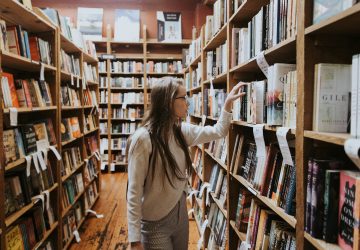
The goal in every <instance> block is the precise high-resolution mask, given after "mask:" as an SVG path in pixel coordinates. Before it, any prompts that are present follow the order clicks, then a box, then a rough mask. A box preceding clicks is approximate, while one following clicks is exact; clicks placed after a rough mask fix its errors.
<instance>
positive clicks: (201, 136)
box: [181, 110, 232, 146]
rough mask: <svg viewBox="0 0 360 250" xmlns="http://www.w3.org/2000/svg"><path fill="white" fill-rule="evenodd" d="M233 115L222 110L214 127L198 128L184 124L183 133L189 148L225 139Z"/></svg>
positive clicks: (182, 126)
mask: <svg viewBox="0 0 360 250" xmlns="http://www.w3.org/2000/svg"><path fill="white" fill-rule="evenodd" d="M231 117H232V114H231V113H229V112H227V111H225V110H222V112H221V115H220V118H219V120H218V121H217V123H216V124H215V125H214V126H204V127H203V126H198V125H194V124H191V123H182V125H181V131H182V133H183V135H184V137H185V140H186V142H187V144H188V146H194V145H198V144H202V143H207V142H210V141H213V140H217V139H220V138H222V137H225V136H226V135H227V133H228V131H229V127H230V123H231Z"/></svg>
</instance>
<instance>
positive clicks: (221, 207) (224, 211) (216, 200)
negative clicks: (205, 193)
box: [210, 192, 227, 219]
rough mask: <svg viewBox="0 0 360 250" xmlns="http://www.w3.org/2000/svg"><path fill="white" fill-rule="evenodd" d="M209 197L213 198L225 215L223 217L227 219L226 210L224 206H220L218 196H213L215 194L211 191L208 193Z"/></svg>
mask: <svg viewBox="0 0 360 250" xmlns="http://www.w3.org/2000/svg"><path fill="white" fill-rule="evenodd" d="M210 195H211V197H212V198H213V200H214V201H215V203H216V205H217V206H218V208H219V209H220V210H221V212H222V213H223V215H224V216H225V218H226V219H227V211H226V210H225V209H224V207H223V206H222V204H220V200H219V199H218V198H216V197H215V194H214V193H213V192H211V193H210Z"/></svg>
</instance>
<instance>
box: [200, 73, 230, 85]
mask: <svg viewBox="0 0 360 250" xmlns="http://www.w3.org/2000/svg"><path fill="white" fill-rule="evenodd" d="M226 80H227V72H224V73H221V74H220V75H217V76H215V77H214V79H213V80H212V82H213V84H217V83H226ZM203 84H210V79H208V80H205V81H203Z"/></svg>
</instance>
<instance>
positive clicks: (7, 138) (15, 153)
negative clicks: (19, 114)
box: [3, 119, 56, 164]
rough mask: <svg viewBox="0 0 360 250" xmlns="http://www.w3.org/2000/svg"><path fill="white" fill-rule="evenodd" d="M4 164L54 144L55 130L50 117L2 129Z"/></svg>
mask: <svg viewBox="0 0 360 250" xmlns="http://www.w3.org/2000/svg"><path fill="white" fill-rule="evenodd" d="M3 143H4V152H5V164H9V163H11V162H14V161H16V160H19V159H21V158H25V156H27V155H30V154H33V153H36V152H38V151H40V150H44V149H46V148H49V146H50V145H55V144H56V136H55V130H54V127H53V123H52V120H51V119H46V120H43V121H39V122H37V123H34V124H24V125H21V126H19V127H16V128H11V129H6V130H4V131H3Z"/></svg>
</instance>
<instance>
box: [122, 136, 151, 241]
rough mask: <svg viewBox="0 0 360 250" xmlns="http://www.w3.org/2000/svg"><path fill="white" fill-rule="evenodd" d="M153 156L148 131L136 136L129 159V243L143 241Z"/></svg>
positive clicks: (130, 149)
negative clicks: (144, 205)
mask: <svg viewBox="0 0 360 250" xmlns="http://www.w3.org/2000/svg"><path fill="white" fill-rule="evenodd" d="M150 154H151V140H150V136H149V134H148V133H147V131H141V134H140V135H136V134H134V137H133V139H132V141H131V144H130V148H129V157H128V191H127V220H128V239H129V242H136V241H141V218H142V198H143V192H144V183H145V179H146V176H147V172H148V167H149V166H148V164H149V157H150Z"/></svg>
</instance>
